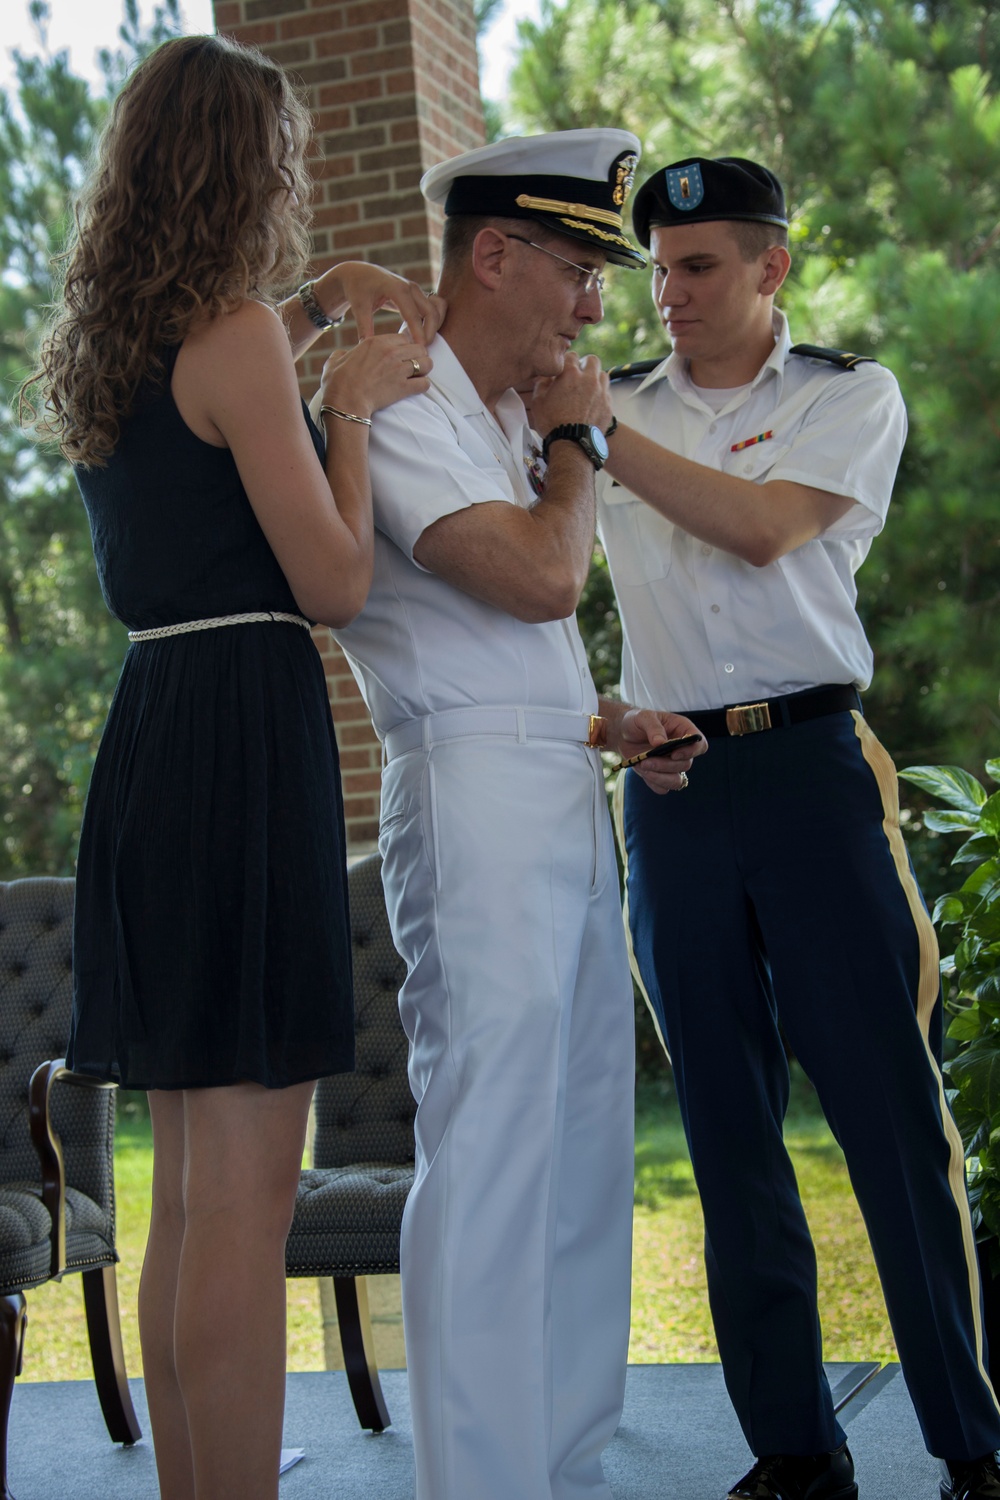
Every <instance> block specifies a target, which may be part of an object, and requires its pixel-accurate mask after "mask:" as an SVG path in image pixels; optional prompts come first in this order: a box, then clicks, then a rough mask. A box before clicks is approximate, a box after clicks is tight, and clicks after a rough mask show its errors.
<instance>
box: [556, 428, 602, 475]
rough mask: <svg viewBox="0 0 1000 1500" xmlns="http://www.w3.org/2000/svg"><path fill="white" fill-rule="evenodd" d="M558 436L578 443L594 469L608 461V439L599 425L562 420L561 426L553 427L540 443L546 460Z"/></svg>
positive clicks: (599, 467) (600, 467)
mask: <svg viewBox="0 0 1000 1500" xmlns="http://www.w3.org/2000/svg"><path fill="white" fill-rule="evenodd" d="M560 438H566V439H567V440H568V441H569V442H571V443H577V444H579V446H580V447H581V448H582V449H583V451H584V453H586V455H587V457H588V458H589V459H590V462H591V463H592V464H593V465H594V468H595V469H603V468H604V465H605V464H606V463H607V461H608V440H607V438H606V437H605V436H604V433H603V432H602V431H601V429H600V428H599V427H591V426H590V425H589V424H588V423H586V422H564V423H563V425H562V426H561V427H553V429H552V431H551V432H550V433H549V435H548V437H547V438H546V439H545V441H544V442H543V443H542V457H543V458H544V459H546V460H548V456H549V449H550V447H551V446H552V444H553V443H555V442H558V441H559V439H560Z"/></svg>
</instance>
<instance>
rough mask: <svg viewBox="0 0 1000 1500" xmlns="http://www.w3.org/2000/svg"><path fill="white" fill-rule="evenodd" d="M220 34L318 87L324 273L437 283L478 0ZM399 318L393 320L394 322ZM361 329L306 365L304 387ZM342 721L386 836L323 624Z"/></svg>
mask: <svg viewBox="0 0 1000 1500" xmlns="http://www.w3.org/2000/svg"><path fill="white" fill-rule="evenodd" d="M214 10H215V22H216V28H217V30H218V31H219V32H221V33H224V34H225V35H226V36H231V37H234V38H235V39H236V40H238V41H241V42H247V43H252V44H253V45H255V46H257V47H260V49H261V50H262V51H263V52H266V53H267V54H268V56H270V57H273V58H274V59H275V61H276V62H279V63H280V64H281V65H282V67H284V68H285V69H286V70H287V71H288V72H289V73H290V74H291V75H292V77H294V78H295V79H297V80H298V81H300V82H301V83H302V84H303V85H304V86H305V88H306V91H307V93H308V97H309V102H310V105H311V108H312V110H313V116H314V119H315V122H316V140H317V155H316V158H315V160H314V162H313V176H314V178H315V181H316V197H315V204H314V206H315V215H314V227H313V254H314V267H315V269H316V271H317V272H318V271H322V270H325V269H326V267H327V266H329V265H331V264H333V262H334V261H337V260H350V259H354V260H372V261H377V262H379V263H380V264H382V265H384V266H388V267H389V268H390V269H391V270H393V271H398V272H399V273H400V275H403V276H409V277H412V279H413V280H415V281H418V282H419V283H420V284H421V285H422V286H424V287H428V288H429V287H431V286H432V285H433V283H434V280H435V277H436V274H437V266H438V244H439V239H440V230H441V220H440V216H439V214H438V213H437V210H432V209H430V208H429V206H428V205H427V204H426V203H425V202H424V200H423V198H422V197H421V194H420V189H419V182H420V177H421V175H422V173H423V172H424V171H426V169H427V168H428V167H430V166H433V165H434V164H435V163H436V162H439V161H443V160H444V159H445V158H446V157H449V156H455V155H457V153H458V152H460V151H468V150H471V149H472V148H473V147H474V146H481V145H482V144H483V141H484V139H485V134H484V129H483V108H482V100H481V97H480V93H479V63H478V59H477V56H476V35H475V23H474V21H473V13H472V3H471V0H330V3H328V0H311V3H310V0H215V5H214ZM386 326H387V327H390V326H393V325H391V324H388V323H387V325H386ZM351 337H352V333H351V330H350V329H349V328H348V329H345V330H342V331H341V332H339V333H336V334H328V335H327V336H326V337H325V338H323V339H321V340H320V341H319V342H318V343H317V345H316V346H315V349H314V350H313V351H311V352H310V354H309V355H308V356H307V358H306V360H305V361H304V362H303V378H302V389H303V393H304V394H306V395H307V396H308V395H311V394H312V393H313V392H314V391H315V389H316V386H317V384H318V380H319V373H320V370H321V369H322V366H323V361H324V359H325V357H326V355H327V354H328V353H329V351H330V349H331V348H333V347H334V344H335V342H336V341H340V342H349V341H350V339H351ZM314 637H315V639H316V644H317V647H318V648H319V651H320V655H321V656H322V658H323V665H324V668H325V671H326V679H327V686H328V689H329V693H330V704H331V707H332V710H333V717H334V720H335V722H336V725H337V738H338V741H339V743H340V748H341V763H342V770H343V781H344V802H345V810H346V814H347V837H348V845H349V846H350V847H351V848H353V849H357V848H360V847H364V846H365V845H368V844H370V843H371V842H372V841H373V840H374V839H375V837H376V835H377V832H378V797H379V791H378V788H379V768H380V762H379V748H378V742H377V740H376V739H375V734H374V731H373V730H372V727H371V723H370V721H369V719H368V714H367V710H366V709H365V706H364V703H363V702H362V700H361V696H360V694H359V692H358V689H357V685H356V684H355V681H354V678H353V677H352V675H351V672H350V669H349V668H348V666H347V663H346V662H345V661H344V658H343V656H342V654H341V652H340V651H339V649H338V648H337V646H336V645H335V644H334V642H333V641H332V639H331V638H330V634H329V631H327V630H325V629H318V630H316V631H315V632H314Z"/></svg>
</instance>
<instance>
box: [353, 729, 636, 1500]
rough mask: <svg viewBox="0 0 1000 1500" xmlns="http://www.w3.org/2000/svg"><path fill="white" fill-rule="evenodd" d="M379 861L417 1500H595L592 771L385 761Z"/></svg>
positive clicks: (447, 747)
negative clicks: (397, 1038) (394, 972)
mask: <svg viewBox="0 0 1000 1500" xmlns="http://www.w3.org/2000/svg"><path fill="white" fill-rule="evenodd" d="M379 842H380V847H381V851H382V855H383V859H384V861H385V863H384V865H383V871H382V875H383V881H384V884H385V890H386V899H387V904H388V910H389V917H390V922H391V925H392V932H393V938H394V940H395V943H396V946H397V948H398V950H399V952H400V954H401V955H402V957H403V958H404V959H405V961H406V964H407V967H408V975H407V979H406V981H405V983H404V985H403V988H402V991H401V993H400V1011H401V1014H402V1018H403V1024H404V1026H405V1028H406V1032H407V1035H408V1036H409V1039H410V1043H411V1060H410V1079H411V1083H412V1087H413V1092H414V1096H415V1098H416V1100H417V1104H418V1109H417V1117H416V1181H415V1183H414V1186H413V1190H412V1192H411V1193H410V1197H409V1200H408V1202H407V1205H406V1213H405V1217H404V1221H403V1233H402V1248H401V1264H402V1279H403V1321H404V1328H405V1334H406V1351H407V1366H408V1371H409V1384H410V1393H411V1405H412V1413H413V1441H414V1454H415V1460H416V1475H417V1482H416V1496H417V1500H583V1497H587V1500H591V1497H597V1500H609V1496H610V1492H609V1489H608V1486H607V1483H606V1481H605V1479H604V1474H603V1470H602V1467H601V1451H602V1449H603V1448H604V1446H605V1444H606V1443H607V1442H608V1440H609V1438H610V1437H611V1436H612V1435H613V1433H614V1431H615V1429H616V1427H617V1425H618V1421H619V1419H620V1416H621V1408H622V1401H623V1397H624V1388H625V1369H626V1362H627V1356H628V1333H629V1303H630V1256H631V1233H632V1181H633V1135H632V1111H633V1083H634V1069H635V1057H634V1047H633V1028H632V1023H633V1001H632V988H631V981H630V978H629V974H628V965H627V960H626V954H625V945H624V936H623V932H622V924H621V913H620V908H619V900H618V881H617V876H616V868H615V859H614V851H613V846H612V837H611V828H610V821H609V818H608V813H607V806H606V801H605V794H604V785H603V777H602V774H601V766H600V761H599V758H598V756H597V754H596V753H595V752H594V751H588V750H587V749H586V748H585V747H583V746H582V745H578V744H570V743H565V742H562V743H559V742H554V741H548V740H546V741H540V740H528V741H525V742H522V743H519V742H517V741H516V740H513V739H501V738H485V737H484V738H476V739H462V740H452V741H450V742H445V743H441V744H436V745H432V746H431V747H430V748H429V749H426V750H425V749H421V750H415V751H411V752H409V753H407V754H405V755H401V756H400V757H399V758H398V759H395V760H393V761H392V762H391V763H390V764H389V765H388V766H387V768H386V771H385V774H384V784H383V797H382V830H381V835H380V840H379Z"/></svg>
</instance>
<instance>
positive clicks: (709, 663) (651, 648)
mask: <svg viewBox="0 0 1000 1500" xmlns="http://www.w3.org/2000/svg"><path fill="white" fill-rule="evenodd" d="M774 319H775V321H774V332H775V346H774V350H773V352H772V354H771V355H770V357H769V358H768V359H767V361H766V362H765V364H764V365H763V366H762V367H761V369H760V370H759V371H758V373H757V376H756V377H755V379H754V380H753V381H752V382H751V383H750V384H749V385H747V386H743V387H741V388H740V389H739V391H738V392H737V393H736V394H735V395H734V396H733V397H732V398H731V399H730V400H729V401H728V402H727V403H726V405H725V406H724V407H723V408H722V410H721V411H719V412H715V411H713V410H712V408H711V407H710V406H709V405H708V404H707V403H706V402H705V401H704V400H703V399H702V398H701V397H700V396H699V394H698V392H697V388H696V387H695V386H694V385H693V384H692V382H691V379H690V376H689V374H688V371H687V361H686V360H684V359H682V358H681V357H680V356H678V355H676V354H671V355H670V356H669V358H667V359H666V360H664V361H663V363H662V364H660V365H658V366H657V368H656V369H655V370H653V371H652V372H651V373H650V374H649V375H647V376H645V377H644V378H641V377H640V378H635V379H630V380H629V379H626V380H620V381H619V380H616V381H615V382H614V383H613V386H612V390H613V395H614V407H615V414H616V416H617V417H618V419H619V421H621V422H623V423H625V424H627V425H628V426H629V427H632V428H634V429H636V430H637V431H639V432H641V433H643V434H644V435H645V436H647V437H649V438H651V439H652V440H653V441H654V442H657V443H660V444H661V445H662V446H663V447H665V448H669V449H671V450H672V451H673V452H675V453H679V454H681V455H682V456H683V457H685V458H690V459H693V460H694V461H695V462H696V463H701V464H706V465H708V466H709V467H711V468H713V469H719V470H721V471H723V472H725V473H728V474H734V475H736V476H738V477H739V478H741V479H748V480H751V481H753V482H754V483H757V484H766V482H767V481H768V480H772V479H787V480H794V481H796V482H797V483H799V484H806V485H811V486H812V487H814V488H816V489H821V490H828V491H829V492H830V493H832V494H836V495H847V496H850V497H851V499H853V500H854V502H855V503H854V504H853V505H852V506H851V508H850V509H849V510H848V511H846V512H845V514H844V515H843V516H841V517H840V519H839V520H838V521H836V522H835V523H834V525H833V526H831V527H829V528H828V529H827V530H826V531H825V532H823V533H822V535H821V536H818V537H816V538H815V539H814V540H813V541H811V542H806V543H805V544H804V545H803V546H801V547H798V548H796V549H795V550H794V551H793V552H789V553H787V554H786V555H785V556H784V557H780V558H778V560H777V561H776V562H773V563H770V564H768V565H767V566H766V567H763V568H755V567H753V566H752V565H751V564H750V563H746V562H743V561H742V560H741V559H740V558H738V557H736V556H735V555H734V554H732V553H729V552H725V551H723V550H722V549H721V548H719V547H712V546H709V544H708V543H707V542H701V541H699V540H698V539H697V538H696V537H693V536H691V535H690V534H689V533H688V532H686V531H683V530H682V529H681V528H680V527H677V526H674V525H673V524H672V523H671V522H670V521H667V520H666V519H665V518H664V517H663V516H661V515H660V514H659V513H658V512H657V511H655V510H653V509H652V507H651V506H649V505H646V504H645V503H644V502H643V501H642V500H640V499H639V498H638V497H637V496H635V495H633V494H632V493H631V492H630V491H629V490H627V489H625V488H624V487H622V486H621V485H618V484H616V483H615V482H614V481H613V480H612V479H611V476H610V475H609V474H607V473H604V474H602V475H600V476H599V480H598V525H599V529H600V534H601V540H602V542H603V544H604V548H605V551H606V553H607V557H608V564H609V567H610V569H611V577H612V581H613V583H614V586H615V593H616V595H617V597H618V603H619V607H620V610H621V616H622V626H623V631H624V649H623V653H622V692H623V696H624V697H625V698H626V699H627V700H628V701H629V702H632V703H636V704H638V705H640V706H641V707H651V708H667V707H669V708H674V709H678V710H682V711H683V710H692V709H699V708H701V709H709V708H721V707H722V706H723V705H725V704H731V703H741V702H752V701H756V700H757V699H760V698H771V697H777V696H779V695H780V694H784V693H793V692H797V691H800V690H801V689H804V688H810V687H818V686H820V685H822V684H824V683H846V682H853V683H856V684H857V685H858V687H860V688H865V687H867V686H868V683H869V682H870V681H871V673H872V652H871V647H870V646H869V644H868V641H867V639H866V637H865V633H864V629H863V627H862V625H861V621H860V620H859V619H858V615H857V611H856V609H855V601H856V599H857V588H856V585H855V580H854V575H855V573H856V572H857V570H858V568H859V567H860V566H861V564H862V562H863V561H864V559H865V557H866V556H867V554H868V549H869V547H870V546H871V542H872V538H873V537H874V536H876V535H877V534H878V532H879V531H880V530H881V529H882V526H883V524H884V522H885V517H886V511H887V509H888V505H889V499H890V496H891V494H892V485H893V480H894V479H895V475H896V469H897V467H898V464H899V458H900V454H901V453H902V449H903V443H904V441H905V438H906V411H905V408H904V406H903V400H902V397H901V395H900V393H899V387H898V386H897V384H896V381H895V379H894V377H893V376H892V375H891V374H890V373H889V371H888V370H886V369H884V368H883V367H882V366H881V365H877V364H861V365H858V366H857V367H856V368H854V369H853V370H843V369H841V368H839V367H838V366H836V365H834V364H831V363H829V362H828V361H821V360H817V359H810V358H807V357H803V356H801V355H796V354H790V353H789V349H790V345H791V340H790V337H789V332H788V324H787V320H786V319H785V317H784V315H783V314H782V313H780V312H775V315H774ZM754 438H756V439H758V441H756V442H753V441H750V440H751V439H754Z"/></svg>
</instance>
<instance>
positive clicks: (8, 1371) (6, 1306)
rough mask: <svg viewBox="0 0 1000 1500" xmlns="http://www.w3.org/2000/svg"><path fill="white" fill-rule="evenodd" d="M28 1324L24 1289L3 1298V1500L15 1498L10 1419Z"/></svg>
mask: <svg viewBox="0 0 1000 1500" xmlns="http://www.w3.org/2000/svg"><path fill="white" fill-rule="evenodd" d="M27 1326H28V1311H27V1304H26V1303H25V1300H24V1293H23V1292H11V1294H10V1295H9V1296H8V1297H0V1500H14V1496H13V1495H12V1494H11V1492H10V1489H9V1488H8V1485H7V1422H8V1420H9V1418H10V1402H11V1397H12V1396H13V1394H14V1381H15V1379H16V1377H17V1376H18V1375H20V1373H21V1364H22V1361H23V1359H24V1333H25V1329H26V1328H27Z"/></svg>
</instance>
